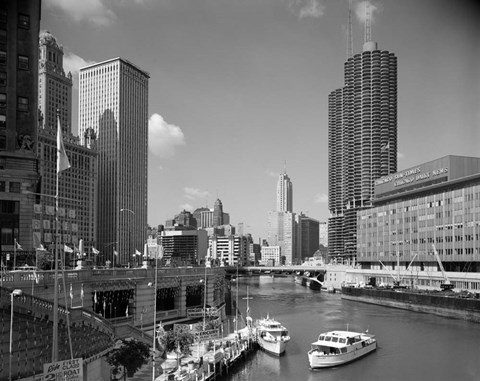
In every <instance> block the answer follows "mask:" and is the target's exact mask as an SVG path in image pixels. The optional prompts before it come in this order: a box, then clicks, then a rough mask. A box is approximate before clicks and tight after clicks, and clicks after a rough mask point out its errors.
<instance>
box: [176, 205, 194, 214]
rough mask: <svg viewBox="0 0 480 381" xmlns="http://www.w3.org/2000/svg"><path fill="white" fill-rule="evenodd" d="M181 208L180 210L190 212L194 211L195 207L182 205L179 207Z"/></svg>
mask: <svg viewBox="0 0 480 381" xmlns="http://www.w3.org/2000/svg"><path fill="white" fill-rule="evenodd" d="M179 207H180V210H187V211H189V212H191V211H192V210H193V206H192V205H190V204H181V205H179Z"/></svg>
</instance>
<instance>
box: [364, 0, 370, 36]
mask: <svg viewBox="0 0 480 381" xmlns="http://www.w3.org/2000/svg"><path fill="white" fill-rule="evenodd" d="M371 21H372V20H371V14H370V3H369V2H368V1H366V2H365V41H364V42H369V41H372V22H371Z"/></svg>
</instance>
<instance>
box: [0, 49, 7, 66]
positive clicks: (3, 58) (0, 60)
mask: <svg viewBox="0 0 480 381" xmlns="http://www.w3.org/2000/svg"><path fill="white" fill-rule="evenodd" d="M6 63H7V52H6V51H5V50H0V65H5V64H6Z"/></svg>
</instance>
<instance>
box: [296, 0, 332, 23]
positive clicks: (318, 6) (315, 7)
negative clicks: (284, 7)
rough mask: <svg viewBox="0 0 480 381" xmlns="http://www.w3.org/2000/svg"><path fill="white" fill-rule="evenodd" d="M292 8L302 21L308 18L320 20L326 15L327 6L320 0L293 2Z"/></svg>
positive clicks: (298, 0)
mask: <svg viewBox="0 0 480 381" xmlns="http://www.w3.org/2000/svg"><path fill="white" fill-rule="evenodd" d="M290 8H291V9H293V11H294V12H295V13H296V14H298V17H300V18H301V19H303V18H306V17H313V18H320V17H322V16H323V15H324V13H325V5H324V4H322V2H321V1H320V0H292V1H291V2H290Z"/></svg>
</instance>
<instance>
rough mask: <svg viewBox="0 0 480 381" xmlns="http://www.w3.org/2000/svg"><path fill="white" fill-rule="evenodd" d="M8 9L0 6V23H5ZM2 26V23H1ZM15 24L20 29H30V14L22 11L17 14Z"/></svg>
mask: <svg viewBox="0 0 480 381" xmlns="http://www.w3.org/2000/svg"><path fill="white" fill-rule="evenodd" d="M7 16H8V11H7V9H6V8H0V24H6V23H7ZM2 26H3V25H2ZM5 26H6V25H5ZM17 26H18V27H19V28H22V29H30V16H29V15H26V14H24V13H19V14H18V20H17Z"/></svg>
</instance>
